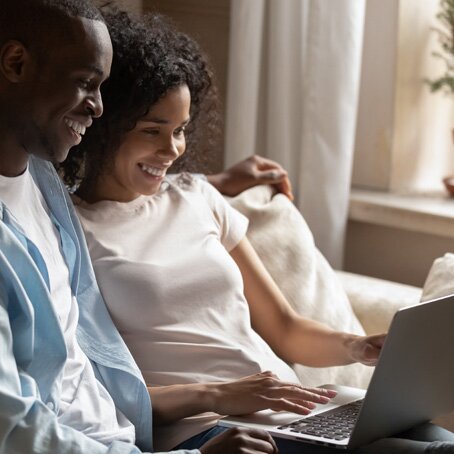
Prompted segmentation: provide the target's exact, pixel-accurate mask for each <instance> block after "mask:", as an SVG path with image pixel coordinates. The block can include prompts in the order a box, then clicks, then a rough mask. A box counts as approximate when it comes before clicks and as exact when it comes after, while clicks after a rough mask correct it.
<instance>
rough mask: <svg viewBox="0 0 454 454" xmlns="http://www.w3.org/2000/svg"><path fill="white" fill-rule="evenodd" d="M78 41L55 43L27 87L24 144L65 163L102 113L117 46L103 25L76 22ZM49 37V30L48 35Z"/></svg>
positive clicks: (31, 151)
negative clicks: (102, 92) (103, 94)
mask: <svg viewBox="0 0 454 454" xmlns="http://www.w3.org/2000/svg"><path fill="white" fill-rule="evenodd" d="M71 24H72V26H73V27H74V28H75V32H76V33H75V36H78V39H71V40H70V41H69V42H68V43H65V44H64V45H61V46H60V45H59V44H58V43H55V47H54V48H53V49H50V50H49V52H48V53H47V55H45V56H44V59H43V61H42V62H40V61H39V59H38V60H37V61H35V64H34V65H33V66H32V69H31V71H30V77H29V78H28V79H27V81H26V82H25V85H24V87H22V88H24V90H25V93H26V95H25V97H24V98H23V99H24V101H25V104H28V105H24V106H23V108H24V110H23V116H24V121H23V122H22V126H23V127H22V128H21V131H20V132H17V133H18V134H19V140H20V145H21V146H22V147H23V149H24V150H25V151H26V153H28V154H34V155H37V156H40V157H42V158H44V159H48V160H51V161H53V162H62V161H64V160H65V158H66V156H67V155H68V151H69V149H70V148H71V147H73V146H74V145H77V144H78V143H80V141H81V140H82V136H83V134H84V133H85V129H86V128H87V127H89V126H90V125H91V123H92V119H93V118H96V117H99V116H100V115H101V114H102V109H103V108H102V100H101V95H100V91H99V90H100V86H101V83H102V82H103V81H104V80H105V79H106V78H107V77H108V75H109V72H110V65H111V63H112V44H111V41H110V37H109V33H108V31H107V28H106V26H105V25H104V24H103V23H102V22H100V21H94V20H88V19H83V18H76V19H71ZM43 32H44V31H43Z"/></svg>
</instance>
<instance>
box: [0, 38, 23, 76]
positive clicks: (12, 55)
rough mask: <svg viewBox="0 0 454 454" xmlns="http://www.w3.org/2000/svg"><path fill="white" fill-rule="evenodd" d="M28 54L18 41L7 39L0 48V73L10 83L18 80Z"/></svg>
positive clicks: (21, 74)
mask: <svg viewBox="0 0 454 454" xmlns="http://www.w3.org/2000/svg"><path fill="white" fill-rule="evenodd" d="M29 60H30V54H29V52H28V50H27V49H26V47H25V46H24V45H23V44H22V43H21V42H20V41H15V40H12V41H7V42H6V43H5V44H4V45H3V46H2V48H1V49H0V73H1V74H2V75H3V76H4V77H5V78H6V79H7V80H8V81H9V82H11V83H17V82H20V81H21V80H22V79H23V77H24V74H25V66H26V64H27V63H28V61H29Z"/></svg>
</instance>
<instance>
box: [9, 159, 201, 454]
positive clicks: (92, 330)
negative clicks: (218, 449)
mask: <svg viewBox="0 0 454 454" xmlns="http://www.w3.org/2000/svg"><path fill="white" fill-rule="evenodd" d="M30 172H31V174H32V176H33V178H34V180H35V182H36V184H37V186H38V188H39V189H40V190H41V192H42V194H43V196H44V199H45V201H46V203H47V205H48V207H49V209H50V211H51V217H52V220H53V221H54V223H55V225H56V227H57V229H58V231H59V233H60V236H61V246H62V251H63V255H64V258H65V261H66V263H67V265H68V268H69V272H70V283H71V289H72V292H73V293H74V295H75V296H76V298H77V301H78V303H79V325H78V330H77V340H78V342H79V345H80V346H81V348H82V350H83V351H84V352H85V354H86V355H87V356H88V358H89V359H90V360H91V362H92V365H93V368H94V370H95V374H96V376H97V378H98V380H99V381H100V382H101V383H102V384H103V385H104V386H105V388H106V389H107V390H108V392H109V393H110V395H111V396H112V398H113V400H114V402H115V405H116V406H117V408H118V409H120V410H121V412H122V413H123V414H124V415H125V416H126V417H127V418H128V419H129V420H130V421H131V422H132V423H133V424H134V426H135V429H136V445H137V446H138V447H140V448H141V449H142V450H144V451H151V450H152V440H151V436H152V433H151V432H152V429H151V427H152V417H151V402H150V398H149V395H148V391H147V388H146V386H145V383H144V381H143V378H142V375H141V373H140V371H139V369H138V367H137V365H136V364H135V362H134V360H133V358H132V356H131V354H130V353H129V351H128V349H127V347H126V345H125V344H124V342H123V340H122V338H121V336H120V334H119V333H118V331H117V329H116V328H115V326H114V324H113V322H112V320H111V318H110V316H109V314H108V312H107V309H106V307H105V305H104V302H103V300H102V298H101V295H100V292H99V289H98V286H97V284H96V281H95V277H94V273H93V269H92V266H91V263H90V259H89V255H88V251H87V247H86V244H85V240H84V237H83V233H82V229H81V227H80V225H79V221H78V219H77V216H76V215H75V213H74V210H73V207H72V203H71V201H70V199H69V196H68V193H67V191H66V189H65V188H64V186H63V185H62V183H61V181H60V179H59V178H58V176H57V174H56V172H55V170H54V169H53V166H52V165H51V164H50V163H48V162H46V161H43V160H40V159H37V158H34V157H31V158H30ZM65 361H66V347H65V342H64V338H63V333H62V330H61V327H60V324H59V321H58V318H57V315H56V313H55V311H54V309H53V307H52V303H51V299H50V294H49V278H48V274H47V269H46V265H45V263H44V260H43V258H42V256H41V254H40V252H39V251H38V249H37V248H36V246H35V245H34V244H33V243H32V242H31V241H30V240H29V239H28V238H27V237H26V236H25V235H24V233H23V231H22V229H21V228H20V226H19V225H17V223H16V222H15V221H14V219H13V218H12V216H11V214H10V213H9V211H8V209H7V208H6V207H5V206H4V204H2V203H1V202H0V453H5V454H9V453H13V452H14V453H24V454H25V453H30V452H39V453H43V454H44V453H49V454H51V453H52V454H54V453H68V454H69V453H84V454H86V453H90V454H97V453H109V454H110V453H112V454H114V453H115V454H116V453H118V454H120V453H122V454H125V453H139V452H141V451H139V449H138V448H137V447H135V446H133V445H131V444H127V443H124V442H120V441H118V442H114V443H112V444H111V445H110V446H105V445H103V444H101V443H99V442H97V441H94V440H92V439H90V438H88V437H87V436H86V435H84V434H83V433H81V432H78V431H76V430H74V429H72V428H70V427H67V426H63V425H60V424H59V423H58V420H57V412H58V405H59V401H60V396H59V395H58V392H59V391H58V387H57V386H55V384H56V382H57V378H58V376H59V374H60V373H61V371H62V369H63V366H64V364H65ZM174 453H181V454H182V453H186V454H189V453H193V454H196V453H199V451H198V450H193V451H174Z"/></svg>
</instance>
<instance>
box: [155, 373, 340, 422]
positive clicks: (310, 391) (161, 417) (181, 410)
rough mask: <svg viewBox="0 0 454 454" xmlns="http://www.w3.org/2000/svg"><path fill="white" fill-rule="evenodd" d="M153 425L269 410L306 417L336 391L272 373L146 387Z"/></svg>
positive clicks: (327, 400)
mask: <svg viewBox="0 0 454 454" xmlns="http://www.w3.org/2000/svg"><path fill="white" fill-rule="evenodd" d="M148 391H149V393H150V396H151V400H152V402H153V419H154V423H155V424H158V425H159V424H170V423H172V422H174V421H178V420H180V419H182V418H186V417H188V416H193V415H197V414H200V413H204V412H208V411H209V412H214V413H218V414H220V415H241V414H248V413H252V412H254V411H258V410H263V409H266V408H270V409H272V410H276V411H292V412H294V413H299V414H302V415H306V414H308V413H310V411H311V410H312V409H313V408H314V407H315V405H314V403H322V404H324V403H327V402H329V399H330V398H331V397H334V396H335V395H336V392H334V391H331V390H327V389H319V388H303V387H302V386H300V385H296V384H294V383H285V382H282V381H280V380H279V379H278V378H277V377H276V376H275V375H274V374H273V373H271V372H262V373H259V374H255V375H250V376H248V377H244V378H242V379H240V380H234V381H230V382H221V383H192V384H185V385H170V386H157V387H149V388H148Z"/></svg>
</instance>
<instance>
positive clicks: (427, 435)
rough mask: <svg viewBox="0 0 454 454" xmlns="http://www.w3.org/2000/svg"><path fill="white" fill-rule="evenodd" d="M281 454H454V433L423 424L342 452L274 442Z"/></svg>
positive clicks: (198, 442)
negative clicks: (340, 453)
mask: <svg viewBox="0 0 454 454" xmlns="http://www.w3.org/2000/svg"><path fill="white" fill-rule="evenodd" d="M225 430H228V429H227V428H225V427H220V426H215V427H212V428H211V429H208V430H206V431H204V432H202V433H200V434H198V435H194V436H193V437H191V438H189V439H188V440H186V441H184V442H183V443H181V444H179V445H178V446H177V447H175V448H174V449H197V448H200V447H201V446H202V445H203V444H204V443H206V442H207V441H208V440H210V439H211V438H213V437H215V436H216V435H219V434H220V433H222V432H224V431H225ZM275 440H276V444H277V446H278V448H279V452H280V453H281V454H300V453H301V454H302V453H308V454H333V453H336V452H338V453H339V452H345V453H355V454H394V453H395V454H410V453H415V454H419V453H421V454H422V453H424V454H432V453H433V454H454V433H452V432H450V431H448V430H445V429H443V428H441V427H439V426H436V425H434V424H431V423H426V424H421V425H420V426H417V427H414V428H413V429H410V430H407V431H405V432H402V433H400V434H397V435H395V436H393V437H389V438H383V439H381V440H377V441H374V442H373V443H370V444H368V445H365V446H362V447H360V448H357V449H353V450H339V449H335V448H329V447H326V446H320V445H315V444H311V443H303V442H297V441H294V440H286V439H284V438H279V439H275Z"/></svg>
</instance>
